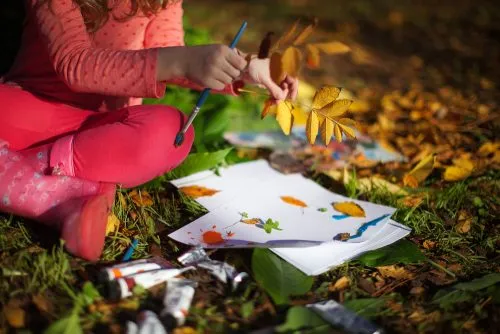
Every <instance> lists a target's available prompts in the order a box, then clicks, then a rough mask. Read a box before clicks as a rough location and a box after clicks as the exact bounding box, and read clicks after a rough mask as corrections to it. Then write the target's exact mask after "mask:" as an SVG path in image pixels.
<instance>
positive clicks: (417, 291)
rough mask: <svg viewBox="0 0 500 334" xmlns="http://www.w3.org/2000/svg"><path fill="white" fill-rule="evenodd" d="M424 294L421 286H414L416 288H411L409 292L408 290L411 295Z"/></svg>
mask: <svg viewBox="0 0 500 334" xmlns="http://www.w3.org/2000/svg"><path fill="white" fill-rule="evenodd" d="M424 292H425V289H424V288H423V287H421V286H416V287H413V288H412V289H411V290H410V294H411V295H421V294H422V293H424Z"/></svg>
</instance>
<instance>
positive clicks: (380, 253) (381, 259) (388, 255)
mask: <svg viewBox="0 0 500 334" xmlns="http://www.w3.org/2000/svg"><path fill="white" fill-rule="evenodd" d="M426 259H427V258H426V257H425V255H424V254H423V253H422V252H421V251H420V250H419V249H418V246H417V245H415V244H414V243H413V242H411V241H408V240H401V241H399V242H397V243H395V244H392V245H389V246H387V247H383V248H380V249H377V250H374V251H371V252H368V253H366V254H363V255H361V256H360V257H358V258H357V259H356V261H358V262H361V263H362V264H363V265H365V266H368V267H378V266H386V265H390V264H395V263H403V264H408V263H419V262H422V261H424V260H426Z"/></svg>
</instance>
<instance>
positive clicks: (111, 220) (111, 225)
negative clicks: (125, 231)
mask: <svg viewBox="0 0 500 334" xmlns="http://www.w3.org/2000/svg"><path fill="white" fill-rule="evenodd" d="M119 227H120V220H119V219H118V217H116V216H115V214H114V213H111V214H110V215H109V216H108V222H107V223H106V236H108V235H110V234H111V233H113V232H114V231H116V230H117V229H118V228H119Z"/></svg>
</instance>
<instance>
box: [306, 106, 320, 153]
mask: <svg viewBox="0 0 500 334" xmlns="http://www.w3.org/2000/svg"><path fill="white" fill-rule="evenodd" d="M318 127H319V121H318V115H317V114H316V112H315V111H311V112H310V113H309V117H307V122H306V136H307V139H308V140H309V143H310V144H311V145H313V144H314V143H315V142H316V136H317V135H318Z"/></svg>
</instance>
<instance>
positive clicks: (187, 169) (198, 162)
mask: <svg viewBox="0 0 500 334" xmlns="http://www.w3.org/2000/svg"><path fill="white" fill-rule="evenodd" d="M231 150H232V147H230V148H227V149H224V150H220V151H215V152H203V153H193V154H190V155H188V157H187V158H186V160H184V162H183V163H182V164H181V165H180V166H178V167H177V168H175V169H174V170H173V171H172V172H170V176H172V177H175V178H180V177H184V176H188V175H191V174H194V173H197V172H201V171H204V170H207V169H210V168H212V167H215V166H216V165H218V164H219V163H221V162H222V161H224V158H225V157H226V155H227V154H228V153H229V151H231Z"/></svg>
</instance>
